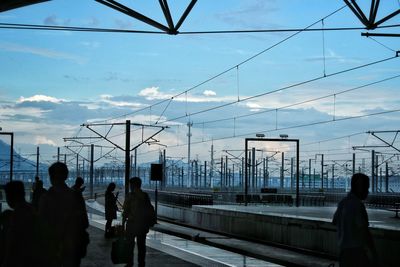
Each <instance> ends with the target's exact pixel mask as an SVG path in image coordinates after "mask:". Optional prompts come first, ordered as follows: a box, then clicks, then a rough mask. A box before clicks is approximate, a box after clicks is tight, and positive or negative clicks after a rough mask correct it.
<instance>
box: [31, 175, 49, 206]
mask: <svg viewBox="0 0 400 267" xmlns="http://www.w3.org/2000/svg"><path fill="white" fill-rule="evenodd" d="M46 192H47V190H46V189H45V188H43V181H41V180H39V181H37V182H36V185H35V190H34V191H33V194H32V206H33V207H34V208H35V209H36V210H38V209H39V200H40V197H41V196H42V195H43V194H44V193H46Z"/></svg>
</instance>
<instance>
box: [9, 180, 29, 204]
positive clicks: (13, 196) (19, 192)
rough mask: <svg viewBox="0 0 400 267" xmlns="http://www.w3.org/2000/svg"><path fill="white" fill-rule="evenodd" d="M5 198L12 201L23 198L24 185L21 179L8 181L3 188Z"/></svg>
mask: <svg viewBox="0 0 400 267" xmlns="http://www.w3.org/2000/svg"><path fill="white" fill-rule="evenodd" d="M4 191H5V192H6V198H7V199H8V200H11V201H12V202H15V201H21V200H25V187H24V183H23V182H21V181H11V182H8V183H7V184H6V186H5V188H4Z"/></svg>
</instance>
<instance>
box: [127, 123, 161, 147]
mask: <svg viewBox="0 0 400 267" xmlns="http://www.w3.org/2000/svg"><path fill="white" fill-rule="evenodd" d="M165 128H168V127H167V126H161V129H160V130H158V131H157V132H156V133H154V134H152V135H151V136H150V137H148V138H146V139H145V140H143V141H142V142H141V143H140V144H138V145H136V146H134V147H133V148H132V149H131V151H133V150H135V149H136V148H138V147H139V146H141V145H142V144H144V143H146V142H147V141H148V140H150V139H153V137H154V136H156V135H157V134H159V133H161V132H162V131H164V130H165Z"/></svg>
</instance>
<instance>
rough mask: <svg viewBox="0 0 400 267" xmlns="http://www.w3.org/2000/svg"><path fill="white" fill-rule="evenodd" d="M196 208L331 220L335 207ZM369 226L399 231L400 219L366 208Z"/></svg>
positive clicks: (228, 206) (253, 206)
mask: <svg viewBox="0 0 400 267" xmlns="http://www.w3.org/2000/svg"><path fill="white" fill-rule="evenodd" d="M194 207H195V208H196V209H216V210H228V211H236V212H246V213H254V214H264V215H271V216H280V217H288V218H298V219H305V220H315V221H323V222H332V218H333V214H334V213H335V210H336V207H294V206H293V207H288V206H269V205H248V206H244V205H212V206H194ZM367 213H368V217H369V223H370V227H372V228H381V229H388V230H395V231H400V219H398V218H394V216H395V213H394V212H392V211H388V210H384V209H367Z"/></svg>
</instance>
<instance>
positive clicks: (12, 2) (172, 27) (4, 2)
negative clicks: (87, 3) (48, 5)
mask: <svg viewBox="0 0 400 267" xmlns="http://www.w3.org/2000/svg"><path fill="white" fill-rule="evenodd" d="M47 1H50V0H1V2H0V12H3V11H7V10H11V9H15V8H19V7H24V6H28V5H32V4H38V3H41V2H47ZM95 1H96V2H98V3H100V4H103V5H105V6H107V7H110V8H112V9H114V10H117V11H119V12H121V13H123V14H126V15H128V16H130V17H132V18H134V19H137V20H139V21H142V22H144V23H146V24H148V25H150V26H153V27H155V28H157V29H159V30H161V31H163V32H165V33H167V34H171V35H176V34H178V33H179V32H178V30H179V28H180V27H181V26H182V23H183V22H184V21H185V19H186V18H187V16H188V15H189V13H190V11H191V10H192V8H193V7H194V5H195V4H196V2H197V0H191V1H190V3H189V5H188V6H187V7H186V9H185V11H184V12H183V14H182V15H181V17H180V18H179V20H178V22H177V23H176V24H174V21H173V18H172V15H171V12H170V9H169V6H168V1H167V0H159V1H158V2H159V3H160V8H161V10H162V12H163V14H164V16H165V20H166V22H167V25H168V26H167V25H164V24H162V23H159V22H157V21H155V20H153V19H151V18H149V17H147V16H145V15H143V14H141V13H139V12H137V11H135V10H133V9H132V8H129V7H127V6H125V5H123V4H121V3H119V2H117V1H114V0H95Z"/></svg>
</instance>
